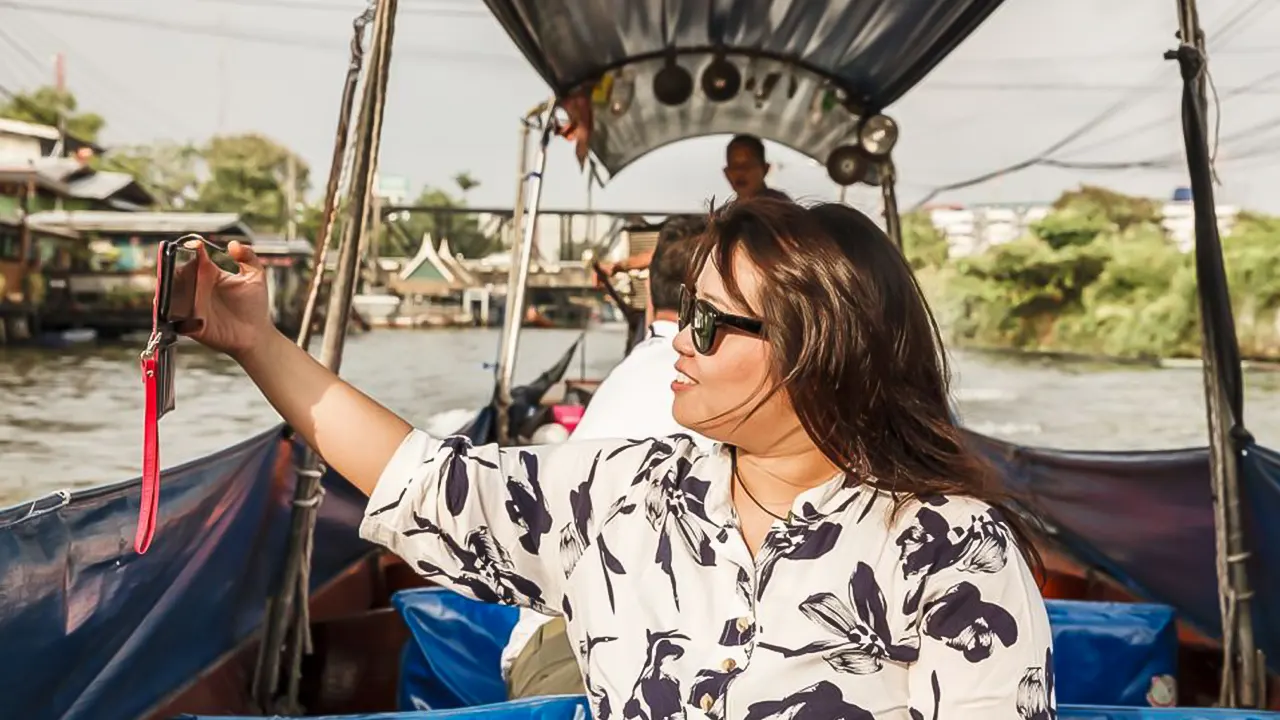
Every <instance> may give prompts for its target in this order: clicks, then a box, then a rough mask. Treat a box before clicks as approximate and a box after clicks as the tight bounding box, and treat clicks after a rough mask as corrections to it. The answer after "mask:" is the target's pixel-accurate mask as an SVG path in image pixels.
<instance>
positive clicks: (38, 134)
mask: <svg viewBox="0 0 1280 720" xmlns="http://www.w3.org/2000/svg"><path fill="white" fill-rule="evenodd" d="M0 133H8V134H10V135H22V136H24V137H33V138H40V139H41V140H57V139H58V128H56V127H53V126H52V125H37V124H36V123H29V122H23V121H21V120H11V119H9V118H0Z"/></svg>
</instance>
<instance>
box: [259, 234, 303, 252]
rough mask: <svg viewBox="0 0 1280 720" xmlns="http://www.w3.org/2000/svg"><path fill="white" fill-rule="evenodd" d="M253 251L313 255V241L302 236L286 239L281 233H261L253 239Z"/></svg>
mask: <svg viewBox="0 0 1280 720" xmlns="http://www.w3.org/2000/svg"><path fill="white" fill-rule="evenodd" d="M253 251H254V252H255V253H257V254H259V255H312V254H314V253H315V249H314V248H312V247H311V241H309V240H304V239H302V238H294V239H292V240H285V239H284V238H282V237H280V236H279V235H259V236H257V237H255V238H254V239H253Z"/></svg>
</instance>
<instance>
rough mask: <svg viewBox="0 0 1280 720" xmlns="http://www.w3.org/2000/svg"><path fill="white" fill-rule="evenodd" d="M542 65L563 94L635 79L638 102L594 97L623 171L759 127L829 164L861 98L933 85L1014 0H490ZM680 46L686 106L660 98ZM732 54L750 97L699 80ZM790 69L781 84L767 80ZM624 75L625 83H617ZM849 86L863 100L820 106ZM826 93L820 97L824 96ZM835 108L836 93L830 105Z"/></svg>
mask: <svg viewBox="0 0 1280 720" xmlns="http://www.w3.org/2000/svg"><path fill="white" fill-rule="evenodd" d="M485 2H486V4H487V5H488V6H489V9H490V11H491V12H492V13H493V15H494V16H495V17H496V18H497V20H498V22H499V23H501V24H502V26H503V27H504V28H505V29H506V31H507V33H508V34H509V35H510V36H511V38H512V40H513V41H514V42H515V44H516V46H517V47H518V48H519V49H520V51H521V52H522V53H523V54H524V56H525V58H526V59H527V60H528V61H529V63H530V64H531V65H532V67H533V68H534V69H535V70H536V71H537V72H538V73H539V74H540V75H541V76H542V77H543V78H544V79H545V80H546V81H547V83H548V84H550V85H551V87H552V88H553V89H554V90H555V91H556V94H557V95H558V96H559V97H561V98H563V97H566V96H567V95H569V94H570V93H572V92H573V91H575V90H580V89H581V88H582V86H583V85H584V84H593V83H595V82H596V81H597V80H599V79H600V78H601V77H602V76H604V75H605V74H606V73H607V72H609V71H611V70H617V69H619V68H623V67H625V68H626V69H625V71H623V73H622V74H621V75H617V77H616V78H615V80H616V79H618V78H623V79H625V80H626V81H627V82H626V83H625V84H627V85H629V86H630V87H633V88H634V90H633V91H632V93H631V98H630V100H629V102H628V103H627V109H626V110H625V111H622V112H618V113H614V112H611V109H610V107H609V105H608V103H604V104H601V103H599V102H597V107H596V108H595V109H594V113H593V114H594V119H593V123H592V136H591V141H590V148H591V151H592V153H593V154H594V155H595V156H596V157H597V158H598V159H599V161H600V163H601V164H602V165H603V166H604V167H605V169H606V170H608V171H609V172H610V174H617V173H618V172H619V171H620V170H622V169H623V168H625V167H626V166H627V165H629V164H630V163H631V162H633V161H634V160H636V159H637V158H639V157H641V156H643V155H645V154H647V153H649V152H651V151H653V150H654V149H656V148H659V147H661V146H663V145H666V144H668V143H671V142H675V141H678V140H683V139H686V138H691V137H698V136H702V135H712V134H719V133H751V134H754V135H758V136H760V137H763V138H767V139H770V140H773V141H775V142H778V143H781V144H783V145H787V146H789V147H792V148H793V149H795V150H797V151H799V152H802V153H804V154H806V155H808V156H809V157H812V158H814V159H815V160H818V161H819V162H825V160H826V157H827V154H828V153H829V152H830V151H831V150H832V149H834V148H835V147H836V146H838V145H839V144H841V143H842V142H844V141H847V140H848V139H849V137H850V135H851V134H852V133H853V132H854V131H855V130H854V128H856V125H857V122H858V119H859V118H858V117H857V115H856V114H855V112H856V111H857V110H856V109H857V108H861V109H865V110H867V111H877V110H883V109H884V108H886V107H888V106H889V105H890V104H891V103H892V102H893V101H895V100H897V99H898V98H899V97H901V96H902V95H903V94H904V93H906V92H907V91H908V90H910V89H911V88H912V87H913V86H915V85H916V84H917V83H919V82H920V81H921V80H922V79H923V78H924V77H925V75H927V74H928V73H929V71H930V70H932V69H933V67H934V66H936V65H937V64H938V62H940V61H941V60H942V59H943V58H944V57H946V56H947V55H948V54H949V53H950V52H951V51H952V50H954V49H955V48H956V47H957V46H958V45H959V44H960V42H961V41H963V40H964V39H965V38H966V37H968V35H969V34H970V33H971V32H973V30H974V29H975V28H977V27H978V26H979V25H980V24H981V23H982V22H983V21H984V20H985V19H986V18H987V17H988V16H989V15H990V14H991V12H992V11H994V10H995V9H996V8H997V7H999V5H1000V3H1001V0H485ZM672 50H674V51H675V52H676V53H677V54H678V56H679V62H680V64H681V65H683V66H684V67H685V68H686V69H687V70H689V71H690V72H691V73H692V75H693V79H694V88H695V89H694V93H693V96H692V97H691V98H690V99H689V100H688V101H687V102H685V103H683V104H682V105H680V106H677V107H669V106H666V105H663V104H662V103H660V102H658V101H657V99H656V98H655V97H654V96H653V92H652V83H653V75H654V74H655V73H656V72H657V71H658V70H659V69H660V68H661V67H662V65H663V62H664V58H665V57H666V56H667V55H668V54H669V51H672ZM717 53H719V54H723V55H724V56H725V57H726V58H727V59H729V60H730V61H732V62H733V63H734V64H735V65H736V66H737V68H738V70H739V71H740V72H741V73H742V79H743V88H742V90H741V92H740V93H739V94H738V96H737V97H735V98H733V99H731V100H729V101H727V102H724V103H715V102H712V101H711V100H709V99H708V98H707V97H706V96H705V95H704V94H703V93H702V92H701V90H700V89H699V87H698V83H699V78H700V77H701V73H702V71H703V69H704V68H705V67H706V65H707V64H709V63H710V62H711V60H712V58H713V57H715V55H716V54H717ZM772 73H777V74H778V75H779V78H778V79H776V80H775V81H773V83H774V84H772V85H771V92H769V93H767V94H765V93H763V92H761V90H762V89H763V88H764V85H765V83H764V80H765V78H767V77H768V76H769V75H770V74H772ZM615 87H616V83H615ZM833 89H838V90H839V91H841V92H842V93H843V94H844V95H845V96H847V98H848V100H849V101H850V102H849V103H848V106H849V107H850V108H852V111H851V110H846V109H845V108H844V107H838V108H836V109H835V110H834V111H832V110H831V109H830V108H829V107H827V109H826V111H825V112H821V113H819V112H816V110H815V108H816V107H818V106H820V105H822V104H823V102H822V100H821V98H822V96H823V95H824V94H826V93H828V92H829V91H831V90H833ZM815 98H817V99H815ZM827 105H828V106H829V105H830V103H827Z"/></svg>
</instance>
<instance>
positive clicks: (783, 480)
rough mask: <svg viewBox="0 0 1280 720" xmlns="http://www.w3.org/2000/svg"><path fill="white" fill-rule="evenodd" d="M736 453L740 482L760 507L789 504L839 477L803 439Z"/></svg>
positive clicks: (809, 442) (806, 440)
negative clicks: (762, 504)
mask: <svg viewBox="0 0 1280 720" xmlns="http://www.w3.org/2000/svg"><path fill="white" fill-rule="evenodd" d="M737 452H738V475H739V477H740V478H741V481H742V482H743V483H745V484H746V485H747V486H748V488H749V489H750V491H751V493H752V494H753V495H755V496H756V497H757V498H758V499H759V500H760V501H761V502H764V503H773V504H783V503H785V504H790V503H791V502H793V501H794V500H795V498H796V496H797V495H799V494H800V493H802V492H804V491H806V490H809V489H811V488H815V487H818V486H819V485H823V484H825V483H827V482H828V481H830V480H831V479H832V478H833V477H835V476H836V475H838V474H839V473H840V468H838V467H836V465H834V464H833V463H832V462H831V461H830V460H828V459H827V457H826V456H825V455H823V454H822V451H821V450H819V449H818V447H817V446H816V445H814V444H813V443H812V441H810V440H809V438H808V437H807V436H806V437H805V438H804V442H785V441H784V442H780V443H777V444H775V445H774V447H773V448H771V449H770V450H768V451H765V452H755V453H753V452H747V451H746V450H743V449H741V448H739V449H738V451H737Z"/></svg>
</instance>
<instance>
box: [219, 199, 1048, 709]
mask: <svg viewBox="0 0 1280 720" xmlns="http://www.w3.org/2000/svg"><path fill="white" fill-rule="evenodd" d="M231 252H232V254H233V255H234V257H235V258H236V259H237V260H238V261H239V262H240V263H241V266H242V268H243V270H242V273H241V274H239V275H228V274H225V273H222V272H221V271H219V270H218V269H217V268H216V267H215V266H213V265H212V264H210V263H209V262H207V261H206V260H205V259H203V258H202V260H201V262H202V265H201V267H200V272H201V273H202V277H201V281H200V285H199V286H200V287H201V288H204V290H203V294H202V297H200V298H199V301H198V302H199V306H200V308H201V310H202V312H201V316H202V317H204V318H205V319H206V323H205V326H204V327H203V328H202V329H200V330H199V331H198V332H196V333H194V335H195V337H196V338H197V339H198V340H200V341H202V342H204V343H205V344H207V345H209V346H211V347H214V348H218V349H221V350H223V351H225V352H227V353H229V354H230V355H231V356H232V357H234V358H235V359H236V360H237V361H239V363H240V364H241V365H242V366H243V367H244V369H245V370H246V371H247V372H248V374H249V376H250V377H251V378H252V379H253V381H254V382H255V383H257V385H258V386H259V387H260V388H261V389H262V391H263V393H264V394H265V395H266V397H267V399H268V400H269V401H270V402H271V403H272V404H273V405H274V406H275V407H276V409H277V410H278V411H279V412H280V414H281V415H283V416H284V419H285V420H286V421H287V422H288V423H289V424H290V425H291V426H293V428H295V429H296V430H297V431H298V432H300V433H301V434H302V435H303V437H305V438H306V439H307V441H308V442H310V443H311V445H312V446H313V447H315V448H316V449H317V450H318V451H319V452H320V453H321V455H322V456H323V457H324V458H325V459H326V461H328V463H329V464H330V465H331V466H332V467H334V468H335V469H336V470H338V471H339V472H341V473H342V474H343V475H344V476H346V477H347V478H348V479H349V480H351V482H353V483H354V484H355V485H357V486H358V487H360V488H362V489H363V490H364V491H365V492H367V493H369V494H370V502H369V507H368V510H367V511H366V517H365V519H364V522H363V524H362V526H361V534H362V535H363V536H364V537H366V538H369V539H370V540H372V541H374V542H377V543H380V544H382V545H385V546H386V547H388V548H390V549H391V550H392V551H394V552H396V553H397V554H399V555H400V556H402V557H403V558H404V559H405V560H406V561H407V562H409V563H410V564H411V565H412V566H414V567H416V568H417V569H418V570H419V571H420V572H421V573H422V574H423V575H425V576H427V577H429V578H432V579H434V580H437V581H439V582H442V583H444V584H447V585H449V586H450V587H453V588H455V589H457V590H459V591H461V592H463V593H466V594H468V595H470V596H472V597H475V598H478V599H480V600H484V601H490V602H504V603H514V604H520V605H525V606H528V607H532V608H534V609H535V610H538V611H539V612H544V613H553V614H557V613H562V614H564V615H565V617H566V619H567V621H568V627H569V634H570V637H571V639H572V640H573V643H574V645H575V648H576V650H577V652H578V656H579V661H580V663H581V665H582V667H583V670H584V674H585V680H586V687H587V690H588V694H589V695H590V696H591V701H592V706H593V710H594V714H595V716H596V717H597V718H601V719H603V718H610V717H620V718H646V719H648V720H654V719H657V718H664V719H665V718H690V719H692V718H717V719H720V718H748V719H751V720H765V719H771V718H789V719H804V718H821V719H822V720H830V719H834V718H840V719H854V718H858V719H861V718H877V719H880V720H897V719H899V718H901V719H903V720H906V719H908V718H910V719H912V720H915V719H917V718H919V719H933V720H958V719H962V718H974V719H975V720H976V719H979V718H981V719H982V720H999V719H1004V718H1008V719H1014V718H1022V719H1029V718H1037V719H1039V718H1046V719H1047V718H1049V717H1051V713H1052V711H1053V707H1054V699H1053V690H1052V688H1053V665H1052V653H1051V649H1050V644H1051V643H1050V633H1049V625H1048V619H1047V616H1046V613H1045V608H1044V603H1043V601H1042V599H1041V597H1040V595H1039V593H1038V591H1037V587H1036V583H1035V580H1034V578H1033V576H1032V573H1031V571H1030V567H1029V563H1028V561H1027V559H1026V558H1025V557H1024V554H1023V553H1025V552H1026V551H1027V549H1028V548H1029V545H1028V543H1027V542H1026V540H1025V536H1024V535H1023V534H1022V532H1021V531H1020V530H1019V529H1018V525H1017V521H1016V517H1015V516H1012V515H1010V514H1007V513H1004V512H1002V511H1001V509H1000V498H999V496H998V495H997V494H996V491H995V490H994V489H992V485H991V475H990V472H989V470H988V468H987V466H986V465H984V464H983V463H982V462H981V461H980V460H979V459H978V458H977V457H975V456H974V455H973V454H971V453H970V451H969V450H968V449H966V448H965V446H964V445H963V443H962V440H961V434H960V431H959V430H958V429H957V428H956V427H955V425H954V424H953V423H952V421H951V419H950V415H949V412H948V405H947V375H946V368H945V362H944V360H943V358H942V355H941V347H940V342H939V338H938V334H937V329H936V327H935V326H934V324H933V321H932V318H931V316H930V314H929V310H928V308H927V306H926V304H925V302H924V300H923V299H922V297H921V295H920V292H919V288H918V287H917V286H916V284H915V280H914V278H913V276H912V275H911V272H910V270H909V269H908V266H907V264H906V263H905V262H904V260H903V258H902V256H901V254H900V253H899V252H898V250H897V248H895V247H894V246H893V245H892V243H891V242H890V241H889V240H888V238H887V237H886V236H885V235H884V233H882V232H881V231H880V230H879V229H878V228H877V227H876V226H875V225H874V224H873V223H872V222H871V221H869V220H868V219H867V218H866V217H865V216H863V215H861V214H860V213H858V212H857V211H855V210H852V209H850V208H848V207H845V206H842V205H819V206H817V207H813V208H809V209H806V208H803V207H801V206H799V205H796V204H794V203H791V202H788V201H782V200H776V199H768V198H759V199H752V200H745V201H742V202H740V203H738V204H735V205H733V206H729V207H727V208H725V209H723V210H722V211H720V212H719V213H718V214H717V215H716V216H715V217H714V218H713V219H712V223H711V228H710V230H709V232H708V234H707V236H706V237H705V238H704V239H703V241H702V243H701V246H700V251H699V253H698V255H697V258H696V264H695V268H694V273H693V274H692V275H691V279H694V282H693V283H692V285H693V287H692V288H691V289H690V290H689V295H688V297H687V298H686V302H685V303H684V307H683V308H682V318H681V320H682V322H681V324H682V330H681V332H680V334H679V336H678V337H677V338H676V341H675V346H676V348H677V350H678V351H679V353H680V356H681V357H680V360H679V361H678V362H677V363H676V368H677V370H678V371H679V372H678V376H677V379H676V381H675V383H673V388H674V390H675V392H676V399H675V406H674V413H675V416H676V420H677V421H679V423H680V424H681V425H683V426H685V427H688V428H691V429H693V430H696V431H697V432H699V433H701V434H703V435H705V436H707V437H709V438H712V439H714V440H716V441H718V442H719V443H720V444H718V445H717V446H716V447H715V449H714V450H713V451H711V452H702V451H699V450H698V449H697V447H696V446H695V445H694V444H693V443H692V442H690V441H689V439H688V438H685V437H682V436H673V437H666V438H657V439H646V440H628V441H621V440H618V441H600V442H581V443H567V444H564V445H557V446H545V447H529V448H513V449H510V450H500V449H498V448H497V447H495V446H485V447H472V446H471V445H470V444H469V443H468V442H467V440H465V439H463V438H447V439H443V440H441V439H436V438H432V437H429V436H428V435H426V434H425V433H423V432H421V431H419V430H415V429H413V428H411V427H410V426H409V424H408V423H406V422H405V421H404V420H402V419H400V418H398V417H396V416H395V415H394V414H393V413H392V412H390V411H389V410H387V409H385V408H383V407H381V406H380V405H378V404H377V403H375V402H374V401H373V400H371V399H369V398H367V397H365V396H364V395H362V394H361V393H360V392H359V391H357V390H356V389H355V388H353V387H351V386H350V385H348V384H346V383H344V382H343V381H341V380H339V379H338V378H337V377H335V376H334V375H332V374H331V373H329V372H328V371H327V370H325V369H324V368H323V367H322V366H320V365H319V364H318V363H316V362H315V361H313V360H312V358H311V357H310V356H309V355H307V354H306V353H304V352H303V351H301V350H299V349H298V348H297V347H295V346H294V345H293V344H292V343H290V342H289V341H288V340H287V339H286V338H284V337H283V336H281V335H280V334H279V333H277V332H276V331H275V330H274V329H273V328H272V326H271V323H270V321H269V320H268V317H267V307H266V291H265V289H264V287H263V284H262V277H261V268H260V266H259V264H258V262H257V260H256V259H255V258H254V257H253V254H252V253H251V252H250V251H249V250H248V248H246V247H244V246H242V245H238V244H237V245H233V246H232V249H231Z"/></svg>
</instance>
